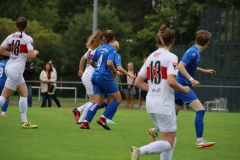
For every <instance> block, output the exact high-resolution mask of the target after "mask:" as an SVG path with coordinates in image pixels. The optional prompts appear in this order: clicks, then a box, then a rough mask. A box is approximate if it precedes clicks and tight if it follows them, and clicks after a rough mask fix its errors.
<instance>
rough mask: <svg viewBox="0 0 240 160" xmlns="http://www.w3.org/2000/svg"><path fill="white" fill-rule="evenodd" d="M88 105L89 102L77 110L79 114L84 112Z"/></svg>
mask: <svg viewBox="0 0 240 160" xmlns="http://www.w3.org/2000/svg"><path fill="white" fill-rule="evenodd" d="M88 103H90V102H87V103H85V104H84V105H82V106H80V107H78V108H77V110H78V112H82V111H83V110H84V108H85V107H86V106H87V105H88Z"/></svg>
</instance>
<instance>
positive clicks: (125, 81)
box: [121, 72, 137, 89]
mask: <svg viewBox="0 0 240 160" xmlns="http://www.w3.org/2000/svg"><path fill="white" fill-rule="evenodd" d="M134 76H136V77H137V72H134ZM121 82H122V83H127V76H126V75H123V76H122V81H121ZM133 86H134V81H133V83H132V84H131V88H132V87H133ZM127 87H128V85H123V88H124V89H127Z"/></svg>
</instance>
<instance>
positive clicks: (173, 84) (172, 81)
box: [167, 75, 190, 93]
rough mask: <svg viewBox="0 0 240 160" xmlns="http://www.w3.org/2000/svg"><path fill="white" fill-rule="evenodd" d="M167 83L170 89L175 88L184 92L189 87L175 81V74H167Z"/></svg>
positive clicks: (187, 90)
mask: <svg viewBox="0 0 240 160" xmlns="http://www.w3.org/2000/svg"><path fill="white" fill-rule="evenodd" d="M167 83H168V85H169V86H170V87H171V88H172V89H175V90H178V91H181V92H184V93H188V92H189V91H190V88H189V87H188V86H182V85H180V84H179V83H178V82H177V81H176V76H175V75H168V76H167Z"/></svg>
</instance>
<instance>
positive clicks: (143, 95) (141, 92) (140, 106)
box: [138, 57, 147, 109]
mask: <svg viewBox="0 0 240 160" xmlns="http://www.w3.org/2000/svg"><path fill="white" fill-rule="evenodd" d="M146 60H147V57H143V64H144V63H145V62H146ZM144 82H146V83H147V80H144ZM146 96H147V91H144V90H142V89H141V88H139V99H138V109H143V104H142V101H143V100H146Z"/></svg>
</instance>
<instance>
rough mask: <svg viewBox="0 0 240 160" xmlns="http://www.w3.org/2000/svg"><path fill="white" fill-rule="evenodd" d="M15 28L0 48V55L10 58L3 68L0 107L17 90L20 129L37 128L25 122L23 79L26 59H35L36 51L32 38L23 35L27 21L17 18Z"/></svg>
mask: <svg viewBox="0 0 240 160" xmlns="http://www.w3.org/2000/svg"><path fill="white" fill-rule="evenodd" d="M16 26H17V29H18V31H17V32H15V33H13V34H11V35H9V36H8V37H7V38H6V39H5V40H4V41H3V43H2V44H1V46H0V53H1V54H2V55H7V56H10V59H9V61H8V63H7V65H6V68H5V71H6V75H7V80H6V83H5V87H4V89H3V91H2V95H1V96H0V106H1V107H2V106H3V104H4V103H5V102H6V100H9V98H10V97H11V96H12V94H13V93H14V92H15V91H16V90H17V92H18V93H19V95H20V98H19V110H20V114H21V118H22V128H37V125H34V124H31V123H30V122H28V120H27V97H28V89H27V86H26V83H25V80H24V78H23V72H24V69H25V63H26V59H27V57H29V58H35V57H36V55H37V54H38V51H37V50H34V47H33V39H32V37H30V36H28V35H27V34H26V33H25V31H26V29H27V19H26V18H25V17H19V18H18V19H17V21H16ZM8 47H10V50H11V52H7V51H6V50H5V49H6V48H8Z"/></svg>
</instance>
